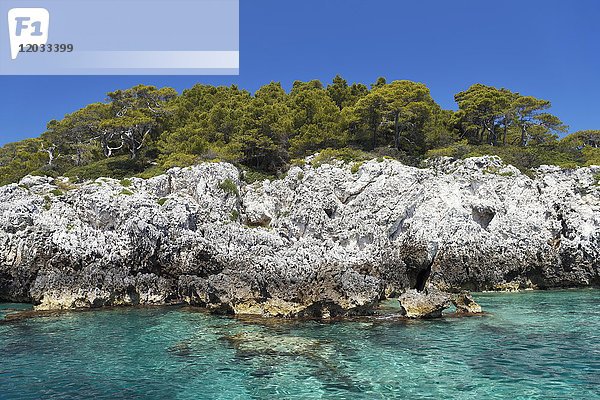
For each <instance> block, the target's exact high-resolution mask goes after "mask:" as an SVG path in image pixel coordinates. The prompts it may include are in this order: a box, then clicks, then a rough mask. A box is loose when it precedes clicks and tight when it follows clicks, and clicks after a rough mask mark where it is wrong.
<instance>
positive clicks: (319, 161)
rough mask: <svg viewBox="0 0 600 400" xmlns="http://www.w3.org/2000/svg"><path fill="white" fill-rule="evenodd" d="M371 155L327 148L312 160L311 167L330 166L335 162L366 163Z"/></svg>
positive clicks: (347, 148) (350, 150)
mask: <svg viewBox="0 0 600 400" xmlns="http://www.w3.org/2000/svg"><path fill="white" fill-rule="evenodd" d="M369 158H371V157H370V155H369V154H368V153H365V152H364V151H361V150H356V149H352V148H349V147H344V148H341V149H332V148H327V149H325V150H321V151H320V152H319V154H318V155H317V156H316V157H315V158H313V159H312V161H311V165H312V166H313V167H315V168H317V167H320V166H321V165H323V164H330V163H332V162H334V161H342V162H344V163H349V162H352V161H366V160H368V159H369Z"/></svg>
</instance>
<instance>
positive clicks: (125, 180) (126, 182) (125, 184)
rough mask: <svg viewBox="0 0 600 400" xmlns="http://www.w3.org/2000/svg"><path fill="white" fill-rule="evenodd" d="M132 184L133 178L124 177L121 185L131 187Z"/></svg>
mask: <svg viewBox="0 0 600 400" xmlns="http://www.w3.org/2000/svg"><path fill="white" fill-rule="evenodd" d="M131 185H132V183H131V180H129V179H122V180H121V186H123V187H130V186H131Z"/></svg>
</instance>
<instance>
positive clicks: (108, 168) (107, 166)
mask: <svg viewBox="0 0 600 400" xmlns="http://www.w3.org/2000/svg"><path fill="white" fill-rule="evenodd" d="M148 166H149V162H148V161H147V160H144V159H138V160H132V159H131V158H130V157H129V156H118V157H111V158H106V159H104V160H101V161H97V162H94V163H91V164H88V165H84V166H81V167H76V168H73V169H70V170H69V171H67V172H66V173H65V175H66V176H68V177H72V178H76V179H78V180H79V181H83V180H95V179H98V178H100V177H108V178H115V179H123V178H126V177H130V176H133V175H135V174H137V173H140V172H143V171H144V170H146V168H147V167H148Z"/></svg>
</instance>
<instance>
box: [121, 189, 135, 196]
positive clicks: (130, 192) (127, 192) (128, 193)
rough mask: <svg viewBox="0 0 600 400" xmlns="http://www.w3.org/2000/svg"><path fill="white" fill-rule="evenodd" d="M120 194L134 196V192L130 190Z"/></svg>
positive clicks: (124, 190)
mask: <svg viewBox="0 0 600 400" xmlns="http://www.w3.org/2000/svg"><path fill="white" fill-rule="evenodd" d="M119 194H122V195H125V196H131V195H132V194H133V192H132V191H131V190H129V189H123V190H121V192H120V193H119Z"/></svg>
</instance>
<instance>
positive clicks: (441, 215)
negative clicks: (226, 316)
mask: <svg viewBox="0 0 600 400" xmlns="http://www.w3.org/2000/svg"><path fill="white" fill-rule="evenodd" d="M598 173H600V168H598V167H591V168H579V169H577V170H560V169H558V168H553V167H545V168H541V169H540V170H539V171H538V173H537V177H536V178H535V179H531V178H530V177H528V176H525V175H523V174H521V173H520V172H519V171H518V170H516V169H515V168H513V167H510V166H506V165H503V164H502V163H501V161H500V160H499V159H497V158H494V157H481V158H473V159H467V160H464V161H452V160H450V159H442V160H441V161H436V162H435V163H432V164H431V165H430V166H429V167H428V168H425V169H418V168H413V167H408V166H405V165H402V164H401V163H399V162H396V161H392V160H384V161H383V162H377V161H370V162H367V163H364V164H363V165H362V166H361V167H360V169H359V170H358V172H357V173H354V174H353V173H352V172H351V168H350V166H348V165H342V164H339V165H323V166H321V167H319V168H312V167H310V166H305V167H302V168H300V167H294V168H292V169H291V170H290V171H289V173H288V174H287V176H286V177H285V178H284V179H281V180H278V181H274V182H269V181H265V182H260V183H255V184H252V185H248V184H244V183H243V182H241V180H240V177H239V171H238V170H237V169H236V168H235V167H234V166H232V165H230V164H226V163H207V164H202V165H199V166H195V167H191V168H185V169H180V168H176V169H172V170H170V171H169V172H168V173H167V174H165V175H161V176H159V177H156V178H152V179H149V180H142V179H136V178H133V179H131V183H132V184H131V186H128V187H127V188H124V187H123V186H122V185H121V183H120V182H119V181H117V180H112V179H98V180H97V181H95V182H90V183H86V184H82V185H76V186H75V185H71V184H67V183H65V182H60V181H53V180H52V179H50V178H45V177H26V178H24V179H23V180H22V181H21V182H20V183H19V184H13V185H8V186H4V187H1V188H0V301H1V300H5V301H26V302H33V303H34V304H35V305H36V306H37V308H39V309H56V308H74V307H101V306H108V305H135V304H165V303H172V302H187V303H189V304H192V305H199V306H205V307H207V308H209V309H212V310H214V311H217V312H228V313H258V314H264V315H278V316H288V317H289V316H316V317H328V316H337V315H347V314H365V313H368V312H370V310H372V307H373V306H374V305H375V304H376V303H377V302H378V301H379V300H380V299H381V298H383V297H386V296H387V297H390V296H397V295H399V294H400V293H401V292H402V291H404V290H405V289H408V288H417V287H422V286H423V284H424V282H425V280H426V281H427V282H429V284H431V285H434V286H436V287H438V288H440V289H443V290H448V291H457V290H460V289H469V290H489V289H494V288H496V287H504V286H506V287H520V288H525V287H539V288H546V287H563V286H585V285H592V284H599V283H600V276H599V270H600V268H599V262H600V261H599V260H600V254H599V252H600V250H599V247H600V246H599V237H600V229H599V227H600V199H599V188H598V186H596V185H595V183H594V182H595V180H594V175H595V174H598ZM227 179H228V180H230V181H231V182H232V183H233V184H234V185H235V186H237V189H238V192H239V193H236V191H234V190H225V189H223V188H224V187H226V186H224V185H222V183H223V182H224V181H225V180H227ZM124 189H127V190H124Z"/></svg>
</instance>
